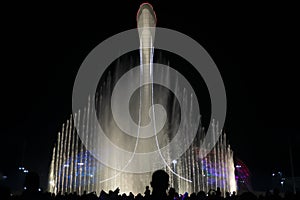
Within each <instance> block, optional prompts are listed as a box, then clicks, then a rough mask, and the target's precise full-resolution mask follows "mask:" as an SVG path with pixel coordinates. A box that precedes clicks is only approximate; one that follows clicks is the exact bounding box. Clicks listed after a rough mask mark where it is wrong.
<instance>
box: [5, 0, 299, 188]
mask: <svg viewBox="0 0 300 200" xmlns="http://www.w3.org/2000/svg"><path fill="white" fill-rule="evenodd" d="M141 2H142V1H134V0H130V1H129V0H123V1H119V2H116V1H114V2H112V3H111V4H108V3H107V4H102V5H96V4H95V5H93V4H84V5H82V4H76V3H74V2H73V3H72V4H69V5H61V4H55V3H49V4H46V3H45V4H37V5H36V4H32V5H29V4H27V3H26V4H23V5H22V4H15V5H5V6H3V8H2V9H4V12H2V14H1V15H3V16H1V21H2V22H1V33H2V36H1V49H2V51H1V52H2V53H1V55H2V64H1V69H2V71H1V105H2V109H1V127H0V134H1V145H0V154H1V155H0V156H1V160H0V173H2V174H5V175H7V176H8V180H7V181H9V183H13V182H16V180H18V179H17V177H19V176H20V174H19V173H18V171H17V169H18V166H19V165H24V166H25V167H27V168H29V169H30V170H34V171H38V172H39V173H40V174H41V177H42V181H43V183H45V180H46V177H47V173H48V166H49V164H50V158H51V151H52V148H53V144H54V142H55V139H56V134H57V132H58V131H59V129H60V128H61V124H62V123H63V122H64V121H65V120H66V119H67V118H68V117H69V115H70V113H71V101H72V99H71V94H72V87H73V82H74V80H75V76H76V73H77V70H78V69H79V67H80V64H81V62H82V61H83V59H84V58H85V56H86V55H87V54H88V53H89V52H90V51H91V50H92V49H93V48H94V47H95V46H96V45H98V44H99V43H100V42H102V41H103V40H105V39H106V38H108V37H110V36H112V35H114V34H117V33H119V32H121V31H125V30H128V29H131V28H135V27H136V21H135V20H136V19H135V17H136V12H137V10H138V8H139V4H140V3H141ZM170 2H173V1H169V2H168V1H163V0H161V1H159V0H156V1H151V3H152V4H153V6H154V10H155V11H156V15H157V18H158V24H157V26H159V27H165V28H169V29H174V30H177V31H180V32H182V33H184V34H186V35H188V36H190V37H192V38H193V39H195V40H196V41H198V42H199V43H200V44H201V45H202V46H203V47H204V48H205V49H206V50H207V52H208V53H209V54H210V55H211V57H212V58H213V60H214V61H215V63H216V64H217V66H218V68H219V71H220V72H221V75H222V77H223V80H224V83H225V88H226V92H227V100H228V112H227V119H226V124H225V131H226V132H227V133H228V137H229V141H230V144H231V146H232V148H233V150H234V153H235V156H236V157H238V158H239V159H241V160H243V161H244V162H245V164H246V165H247V166H248V167H249V169H250V171H251V173H252V181H253V184H254V188H258V189H264V188H266V187H267V186H266V185H267V184H269V183H270V180H271V173H272V172H273V171H274V170H275V171H283V173H284V175H286V176H290V163H289V151H288V144H289V140H290V145H291V146H292V149H293V157H294V165H295V169H296V170H295V173H296V175H297V176H300V172H299V170H298V169H300V162H299V159H298V157H299V154H298V152H299V150H300V149H299V145H297V144H299V141H300V136H299V133H300V128H299V127H298V124H299V104H298V103H299V97H298V93H299V74H298V70H297V68H298V67H299V61H298V59H297V54H298V51H299V50H297V47H298V46H299V43H298V42H297V41H296V38H297V37H298V35H299V32H297V31H296V28H297V25H298V23H297V20H296V14H297V13H296V6H295V5H287V4H282V3H281V4H275V3H274V4H266V5H263V4H258V3H253V2H252V4H224V5H223V4H222V5H218V4H217V3H216V4H214V5H206V4H202V3H201V1H200V2H199V4H198V5H195V4H192V3H189V1H181V2H180V3H177V2H175V1H174V2H173V3H170ZM75 4H76V5H75ZM187 78H189V77H188V76H187ZM14 185H17V184H14Z"/></svg>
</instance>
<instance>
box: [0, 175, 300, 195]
mask: <svg viewBox="0 0 300 200" xmlns="http://www.w3.org/2000/svg"><path fill="white" fill-rule="evenodd" d="M150 185H151V187H152V192H151V191H150V187H149V186H146V188H145V192H144V194H141V193H139V194H137V195H136V196H134V195H133V194H132V193H129V194H128V195H127V194H121V193H120V189H119V188H116V189H115V190H114V191H112V190H110V191H109V192H108V193H107V192H105V191H103V190H102V191H101V192H100V194H99V195H97V194H96V192H91V193H87V192H84V193H83V194H82V195H78V194H77V193H76V192H74V193H65V194H62V193H61V192H58V193H57V194H56V195H55V194H51V193H49V192H42V191H40V190H39V176H38V174H36V173H33V172H31V173H28V175H27V176H26V178H25V183H24V187H25V188H26V190H24V191H23V193H22V194H21V195H11V194H10V191H9V190H8V189H7V188H3V187H1V188H0V200H6V199H8V200H298V199H300V198H299V193H297V194H294V193H292V192H286V193H285V194H284V195H283V196H280V193H279V190H278V189H274V190H273V192H272V193H271V192H266V193H265V195H259V196H256V195H255V194H254V193H252V192H244V193H242V194H240V195H236V193H235V192H233V193H232V194H230V193H229V192H226V195H225V196H224V197H222V195H221V190H220V188H217V190H210V191H208V193H205V192H204V191H199V192H197V193H196V192H195V193H191V194H188V193H184V194H178V193H177V192H176V190H175V189H174V188H169V175H168V174H167V173H166V172H165V171H163V170H157V171H155V172H154V173H153V174H152V180H151V182H150Z"/></svg>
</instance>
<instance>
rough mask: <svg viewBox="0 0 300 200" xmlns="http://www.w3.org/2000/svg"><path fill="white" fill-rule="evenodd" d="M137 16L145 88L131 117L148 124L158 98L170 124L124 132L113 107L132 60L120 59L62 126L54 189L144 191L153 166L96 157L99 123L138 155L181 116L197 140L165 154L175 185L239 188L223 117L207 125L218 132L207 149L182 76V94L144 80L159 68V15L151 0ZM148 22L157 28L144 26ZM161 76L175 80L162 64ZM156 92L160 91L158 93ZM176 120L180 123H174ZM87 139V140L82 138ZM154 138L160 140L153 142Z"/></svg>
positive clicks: (167, 136)
mask: <svg viewBox="0 0 300 200" xmlns="http://www.w3.org/2000/svg"><path fill="white" fill-rule="evenodd" d="M137 21H138V28H139V37H140V52H139V53H140V59H139V64H141V67H140V83H141V88H140V90H138V92H136V93H134V95H135V97H134V98H132V99H133V100H132V102H131V104H130V106H129V107H130V111H131V114H132V118H133V120H134V121H135V122H137V124H138V125H141V126H143V125H146V124H147V123H148V121H149V119H148V118H149V108H151V105H154V104H158V103H159V104H160V105H162V106H163V107H164V108H165V110H166V111H167V118H168V119H167V121H166V124H167V125H166V126H164V127H163V129H162V130H160V131H159V132H156V130H154V134H153V135H150V136H149V135H143V133H142V132H141V135H140V136H141V138H139V137H138V140H137V139H134V138H133V137H131V136H129V135H127V134H124V133H123V132H122V130H120V129H119V128H118V126H117V124H116V122H115V121H114V118H113V115H112V112H111V109H112V108H111V105H112V104H111V101H112V92H113V88H114V86H115V84H116V82H117V81H118V78H119V77H121V75H122V74H123V71H122V70H119V69H123V68H124V66H127V65H126V64H128V63H122V62H118V63H117V67H116V69H117V70H115V71H114V72H113V74H112V73H110V72H109V73H107V76H106V78H105V80H104V81H103V82H101V83H99V85H98V89H97V93H96V94H95V95H94V96H89V97H88V101H87V106H86V107H85V108H83V109H81V110H80V111H78V112H77V113H74V115H71V117H70V119H69V120H67V122H66V123H65V124H63V126H62V130H61V132H60V133H58V139H57V143H56V144H55V147H54V149H53V155H52V162H51V167H50V173H49V191H50V192H53V193H58V192H59V191H61V192H63V193H64V192H68V193H69V192H74V191H76V192H77V193H78V194H82V193H83V192H84V191H87V192H92V191H96V192H97V193H98V194H99V193H100V191H101V190H102V189H103V190H105V191H108V190H114V189H115V188H117V187H119V188H120V190H121V192H127V193H128V192H130V191H131V192H133V193H135V194H137V193H143V192H144V190H145V187H146V186H147V185H149V184H150V180H151V174H152V172H153V171H148V172H140V173H132V172H128V171H126V170H117V169H113V168H111V167H108V166H107V165H104V164H102V163H101V162H99V161H98V159H96V158H95V156H94V153H95V149H94V148H95V147H97V146H99V145H100V143H99V140H98V139H97V134H98V132H99V126H98V123H100V124H101V127H102V128H103V130H104V132H105V133H106V136H107V137H108V138H109V139H110V140H111V142H112V143H114V144H115V145H117V146H118V147H120V148H123V149H124V150H126V151H129V152H133V155H134V154H139V153H141V154H142V153H147V152H151V151H154V150H156V149H155V148H156V147H165V146H166V145H167V144H168V143H170V140H171V139H172V138H173V137H174V135H172V134H173V133H172V131H173V129H176V124H178V123H179V121H181V120H182V122H183V124H184V127H185V129H184V130H185V131H186V132H190V131H192V130H194V129H198V132H197V135H196V138H194V141H193V143H192V145H191V146H190V147H189V149H188V150H187V151H186V152H185V153H184V154H183V155H181V157H180V158H178V159H176V160H172V159H171V157H172V149H170V151H169V152H167V153H166V154H160V156H161V157H162V158H163V159H164V162H165V163H166V165H165V167H164V169H165V170H166V171H167V173H168V174H169V176H170V186H171V187H174V188H175V189H176V190H177V191H179V192H180V193H184V192H186V191H187V192H193V191H200V190H203V191H208V190H209V189H216V188H217V187H220V188H221V191H222V192H223V194H225V192H226V191H230V192H232V191H236V182H235V175H234V163H233V152H232V151H231V149H230V146H229V145H228V144H227V140H226V135H225V133H223V134H219V133H220V130H219V129H218V123H217V122H215V121H213V122H212V129H211V130H209V131H208V132H209V133H210V134H212V135H213V139H214V141H215V142H216V145H215V146H214V148H213V149H212V150H211V151H209V150H208V149H203V148H202V147H200V146H201V144H202V142H203V138H204V136H205V134H206V133H205V131H204V129H203V128H198V127H199V124H198V123H196V124H195V123H191V122H193V121H194V120H193V118H195V116H193V115H191V114H190V113H192V112H193V109H194V107H193V105H194V104H195V102H196V101H195V97H194V96H193V95H191V94H188V93H187V92H186V90H185V88H182V86H181V85H180V84H178V83H177V82H174V84H175V88H176V91H177V92H178V93H179V94H180V96H178V97H177V96H176V97H174V95H172V93H170V92H168V91H167V92H166V89H165V88H164V87H159V86H157V85H154V84H146V85H143V83H148V82H151V80H152V79H153V74H154V73H153V66H152V64H153V54H154V48H153V41H154V31H153V30H154V29H152V28H154V27H155V26H156V17H155V13H154V11H153V9H152V7H151V6H150V5H149V4H142V5H141V7H140V10H139V12H138V15H137ZM145 27H152V28H151V29H144V28H145ZM141 28H142V29H141ZM130 64H132V65H133V64H134V63H130ZM132 76H134V75H132ZM159 76H160V77H158V78H159V79H162V80H164V81H166V82H169V81H172V80H170V78H169V77H170V71H169V70H165V69H163V70H162V71H161V72H160V73H159ZM131 78H132V79H130V80H133V79H134V77H131ZM154 92H155V93H156V94H157V95H156V96H155V97H154V96H153V93H154ZM134 95H133V96H134ZM176 98H181V99H182V102H183V104H182V105H180V106H179V105H178V102H177V99H176ZM91 105H95V108H96V109H93V108H92V106H91ZM180 107H181V108H183V110H185V111H186V112H183V113H181V115H179V114H178V113H179V109H180ZM153 112H154V111H153ZM95 116H97V117H95ZM123 120H126V119H123ZM172 125H173V126H174V125H175V128H174V127H173V126H172ZM200 127H201V124H200ZM177 128H178V127H177ZM79 135H80V137H79ZM219 135H221V136H219ZM187 137H188V134H187ZM83 140H84V141H87V142H85V144H83V142H82V141H83ZM137 141H138V143H137ZM149 141H150V142H149ZM183 142H184V141H183ZM155 143H156V145H153V144H155ZM174 148H176V147H174ZM103 151H105V149H103ZM101 153H102V155H103V154H106V155H108V156H109V157H110V158H111V162H112V163H115V164H118V163H119V162H121V161H120V157H119V155H113V154H112V153H111V152H110V151H106V152H101ZM130 161H131V160H130ZM149 163H150V164H151V165H153V166H155V165H156V160H150V161H149ZM135 164H136V165H139V164H141V163H135Z"/></svg>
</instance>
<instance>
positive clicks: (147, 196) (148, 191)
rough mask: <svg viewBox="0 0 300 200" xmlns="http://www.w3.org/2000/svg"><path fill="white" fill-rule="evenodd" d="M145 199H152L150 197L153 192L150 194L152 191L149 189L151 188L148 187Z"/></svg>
mask: <svg viewBox="0 0 300 200" xmlns="http://www.w3.org/2000/svg"><path fill="white" fill-rule="evenodd" d="M144 195H145V196H144V199H150V195H151V192H150V189H149V186H148V185H147V186H146V190H145V192H144Z"/></svg>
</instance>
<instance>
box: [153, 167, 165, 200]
mask: <svg viewBox="0 0 300 200" xmlns="http://www.w3.org/2000/svg"><path fill="white" fill-rule="evenodd" d="M151 187H152V189H153V191H152V195H153V196H155V197H157V199H159V198H164V197H165V196H166V190H167V189H168V187H169V175H168V174H167V172H165V171H164V170H157V171H155V172H154V173H153V174H152V181H151Z"/></svg>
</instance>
